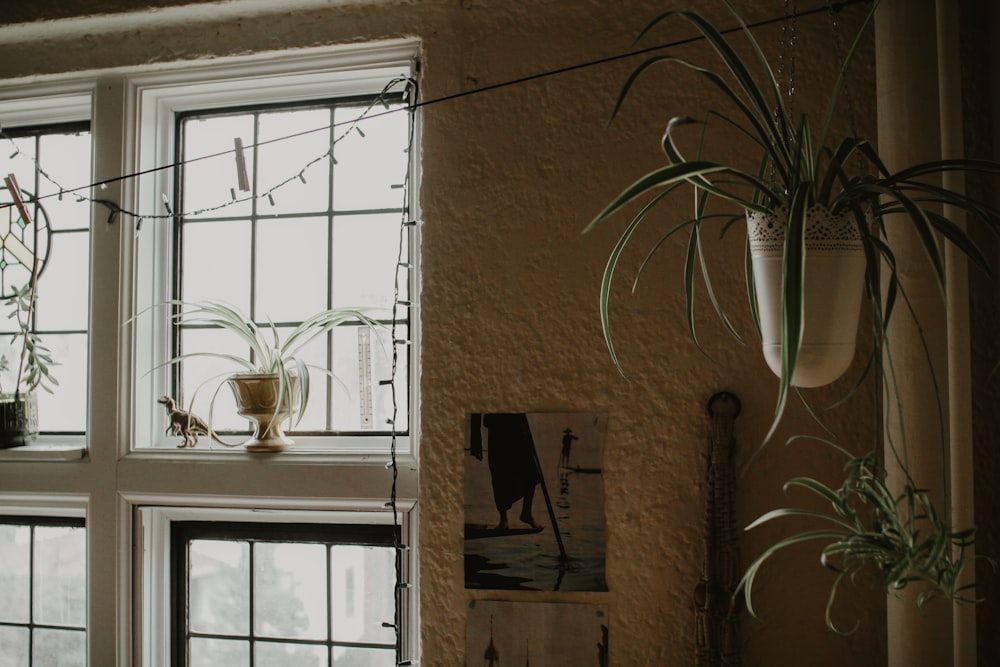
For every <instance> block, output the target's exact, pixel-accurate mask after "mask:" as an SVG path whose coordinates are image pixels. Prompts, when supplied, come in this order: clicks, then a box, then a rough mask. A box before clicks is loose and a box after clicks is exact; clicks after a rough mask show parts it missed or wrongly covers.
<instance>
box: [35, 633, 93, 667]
mask: <svg viewBox="0 0 1000 667" xmlns="http://www.w3.org/2000/svg"><path fill="white" fill-rule="evenodd" d="M31 643H32V648H31V657H32V660H31V664H32V667H86V665H87V633H85V632H83V631H82V630H49V629H36V630H35V631H34V632H33V633H32V641H31Z"/></svg>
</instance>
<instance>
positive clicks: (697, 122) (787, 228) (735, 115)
mask: <svg viewBox="0 0 1000 667" xmlns="http://www.w3.org/2000/svg"><path fill="white" fill-rule="evenodd" d="M722 1H723V3H724V4H725V6H726V7H727V8H728V9H729V12H730V14H731V15H732V16H733V18H734V19H735V21H736V22H737V24H738V25H739V28H740V30H739V31H738V34H740V35H742V36H743V38H745V40H746V42H747V46H748V47H749V53H750V54H751V55H750V57H749V58H744V57H743V56H742V55H740V53H741V52H740V50H739V49H737V48H736V47H735V45H734V44H733V43H732V42H731V40H730V38H729V37H727V36H726V34H724V33H723V32H721V31H720V30H719V29H718V28H717V27H715V26H714V25H713V24H712V23H711V22H709V21H708V20H707V19H705V18H704V17H703V16H701V15H700V14H698V13H695V12H691V11H669V12H665V13H663V14H661V15H659V16H657V17H656V18H655V19H653V20H652V21H651V22H650V23H649V24H648V25H647V26H646V27H645V29H644V30H643V31H642V32H641V33H640V35H639V38H638V39H641V38H642V37H643V36H644V35H646V34H647V33H648V32H649V31H650V30H652V29H653V28H654V27H656V26H658V25H659V24H661V23H664V22H667V21H684V22H687V23H689V24H691V25H692V26H693V27H694V28H695V29H696V30H697V31H698V33H699V34H700V36H701V37H703V38H704V40H705V41H706V42H707V43H708V44H709V45H710V46H711V52H712V53H713V54H714V55H715V56H717V57H718V59H719V61H718V63H717V65H714V66H713V65H711V64H707V65H706V64H700V63H694V62H691V61H688V60H686V59H684V58H682V57H680V56H675V55H669V54H662V55H656V56H653V57H651V58H649V59H647V60H646V61H644V62H643V63H641V64H640V65H639V66H638V67H637V68H636V69H635V70H634V71H633V72H632V74H631V75H630V76H629V78H628V79H627V80H626V82H625V85H624V87H623V89H622V91H621V94H620V95H619V98H618V101H617V103H616V105H615V107H614V110H613V112H612V115H611V118H612V119H613V118H614V117H615V116H616V115H617V114H618V112H619V110H620V109H621V107H622V105H623V104H624V103H625V101H626V99H627V97H628V94H629V91H630V90H631V89H632V87H633V85H634V84H635V83H636V81H637V80H638V79H639V78H640V77H641V76H642V75H643V74H644V73H646V72H647V70H649V69H650V68H651V67H654V66H656V65H660V64H663V65H667V66H672V67H680V68H686V69H688V70H691V71H693V72H695V73H696V74H697V75H698V76H700V77H702V78H703V79H704V81H705V83H706V84H707V85H708V86H709V87H711V88H714V89H716V90H718V91H719V92H721V93H722V96H723V97H724V98H725V99H726V100H727V101H728V102H729V103H731V104H730V106H729V107H728V108H723V109H709V110H706V111H704V112H703V113H702V114H700V115H699V118H698V119H696V118H694V117H692V116H690V115H678V116H676V117H674V118H672V119H671V120H670V121H669V123H668V124H667V128H666V132H665V133H664V135H663V137H662V140H661V145H662V149H663V152H664V153H665V155H666V164H665V165H664V166H662V167H660V168H658V169H655V170H654V171H651V172H649V173H647V174H646V175H644V176H642V177H641V178H639V179H638V180H637V181H635V182H634V183H633V184H631V185H629V186H628V187H627V188H625V189H624V190H623V191H622V192H621V193H620V194H619V195H618V196H617V197H615V198H614V199H613V200H612V201H611V202H610V203H609V204H608V205H607V206H606V207H605V208H604V210H602V211H600V213H598V214H597V215H596V216H595V217H594V219H593V220H592V221H591V222H590V223H589V224H588V225H587V226H586V228H585V230H584V231H585V232H586V231H589V230H591V229H593V228H594V227H596V226H597V225H599V224H600V223H602V222H604V221H605V220H607V219H608V218H610V217H612V216H614V215H615V214H617V213H619V212H621V211H622V209H624V208H625V207H626V206H627V205H629V204H630V203H632V202H633V201H635V200H639V199H641V198H643V197H647V199H646V202H645V205H644V206H642V208H640V209H639V210H638V213H636V214H635V215H634V217H633V218H632V220H631V222H630V223H629V224H628V225H627V226H626V228H625V230H624V231H623V232H622V234H621V235H620V237H619V238H618V241H617V243H616V244H615V246H614V248H613V249H612V251H611V254H610V256H609V258H608V262H607V265H606V267H605V270H604V276H603V279H602V283H601V296H600V314H601V323H602V328H603V331H604V337H605V342H606V344H607V346H608V349H609V350H610V352H611V356H612V359H613V360H614V362H615V364H616V366H617V367H618V368H619V370H620V371H622V367H621V365H620V363H619V361H618V357H617V354H616V352H615V347H614V344H613V341H612V336H611V330H610V326H609V318H608V299H609V296H610V293H611V284H612V279H613V277H614V274H615V269H616V268H617V265H618V260H619V258H620V257H621V255H622V252H623V250H624V249H625V247H626V246H627V245H628V243H629V241H630V239H632V237H633V235H634V234H635V232H636V230H637V229H638V228H639V227H640V226H641V225H643V224H644V223H651V224H656V219H654V218H653V217H652V216H651V215H650V214H651V213H652V212H653V211H654V210H658V207H659V206H661V205H663V204H664V203H666V202H671V201H672V199H671V195H674V194H676V193H679V192H681V191H683V190H687V191H689V192H693V193H694V195H695V196H694V207H693V210H692V212H691V214H690V217H687V218H686V219H684V220H682V221H681V222H679V223H676V224H674V225H672V226H670V227H668V228H666V229H664V230H663V232H662V234H661V236H660V238H659V240H658V241H657V242H656V243H655V244H654V245H653V247H652V248H651V249H650V251H649V252H648V254H647V256H646V259H645V260H644V261H643V263H642V265H641V266H640V269H639V276H640V277H641V274H642V271H643V269H644V268H645V266H646V265H647V263H648V262H649V261H650V258H651V257H652V256H653V255H654V254H655V253H656V251H657V250H658V249H659V248H660V247H662V245H663V244H664V243H665V242H666V241H667V240H668V239H670V238H671V237H672V236H673V235H675V234H680V233H682V232H687V235H688V238H687V255H686V260H685V262H684V267H683V274H684V286H685V296H686V302H687V319H688V327H689V330H690V333H691V336H692V338H694V339H695V341H697V338H696V336H695V329H694V294H695V287H694V281H695V279H694V275H695V272H696V271H697V270H699V267H700V270H701V273H702V276H703V280H704V283H705V287H706V289H707V293H708V295H709V297H710V300H711V302H712V304H713V306H714V309H715V311H716V313H717V315H718V317H719V318H720V319H721V321H722V322H723V323H724V325H725V326H726V327H727V329H728V330H729V331H730V332H731V333H733V335H735V336H736V337H737V338H739V336H738V335H737V334H736V332H735V329H734V328H733V327H732V325H731V324H730V322H729V319H728V317H727V316H726V314H725V313H724V312H723V310H722V308H721V306H720V304H719V301H718V300H717V298H716V296H715V293H714V291H713V287H712V282H711V277H710V275H709V272H708V268H707V266H706V265H705V263H704V262H703V261H702V259H703V252H704V247H703V244H702V239H703V238H704V237H705V235H706V234H708V233H709V232H708V229H709V227H710V226H718V228H719V229H720V230H721V232H720V233H721V235H723V236H724V235H725V234H726V232H727V231H729V230H730V229H731V228H732V227H733V225H734V223H735V222H738V221H739V220H741V219H743V218H746V221H747V224H748V235H747V248H746V257H747V262H746V266H745V280H746V283H747V284H746V287H747V294H748V301H749V306H750V312H751V314H752V316H753V319H754V323H755V325H756V326H757V328H758V330H759V332H760V334H761V338H762V345H763V351H764V356H765V358H766V360H767V362H768V365H769V366H770V368H771V369H772V370H773V371H774V373H775V374H776V375H777V376H778V377H779V387H778V396H777V405H776V410H775V419H774V422H773V425H772V428H771V429H770V431H769V433H768V436H767V438H766V439H770V436H771V435H772V434H773V433H774V428H775V427H776V426H777V423H778V420H779V419H780V416H781V414H782V412H783V410H784V407H785V404H786V401H787V397H788V393H789V391H790V389H791V388H792V387H793V386H800V387H814V386H820V385H824V384H828V383H830V382H832V381H833V380H835V379H837V378H838V377H839V376H840V375H841V374H842V373H843V372H844V371H845V370H846V369H847V367H848V365H849V364H850V363H851V361H852V359H853V357H854V346H855V339H856V335H857V328H858V315H859V310H860V305H861V301H862V295H863V294H864V293H867V294H868V296H869V297H870V301H871V303H872V306H873V311H874V313H873V318H874V327H875V331H874V334H873V337H872V338H873V342H874V345H875V346H876V347H877V346H880V345H881V344H882V342H883V340H884V334H885V331H886V327H887V326H888V322H889V319H890V316H891V315H892V312H893V306H894V305H895V303H896V298H897V296H898V295H899V294H901V293H902V294H903V295H904V296H905V293H904V292H903V291H902V286H901V285H900V281H899V279H898V277H897V273H896V262H895V256H894V252H893V248H892V247H891V246H890V245H889V244H888V242H887V241H886V239H885V231H886V228H887V227H888V226H889V225H890V224H891V225H892V226H894V227H900V226H904V225H905V226H909V227H910V228H912V230H913V231H914V232H915V234H916V236H917V238H918V239H919V243H920V244H921V246H922V248H923V250H924V251H925V252H926V254H927V256H928V258H929V260H930V264H931V266H932V268H933V271H934V272H935V274H936V277H937V280H938V282H939V284H940V285H942V288H943V285H944V281H945V269H944V253H943V252H942V248H941V245H940V243H939V240H938V239H939V237H941V238H944V239H945V240H946V241H947V242H950V243H952V244H954V246H955V247H957V248H958V249H959V250H961V251H962V252H963V253H965V254H966V255H967V256H968V257H969V258H970V259H971V260H972V261H973V262H974V263H975V264H977V265H978V266H980V267H982V268H984V269H986V260H985V258H984V257H983V255H982V253H981V252H980V251H979V250H978V248H977V247H976V245H975V244H974V243H973V242H972V241H971V240H970V238H969V236H968V235H967V234H966V232H965V231H964V229H963V228H962V227H961V226H959V225H958V224H956V223H954V222H952V221H951V220H949V219H948V218H946V217H944V216H943V215H942V214H941V213H940V212H939V211H940V206H941V205H942V204H944V205H950V206H952V207H956V208H957V209H960V210H962V211H964V212H965V213H966V214H967V215H968V220H969V224H970V225H984V226H985V227H987V228H989V229H990V230H992V231H994V232H995V231H997V230H998V229H1000V210H998V209H997V208H996V207H995V206H992V205H990V204H988V203H985V202H982V201H978V200H975V199H974V198H971V197H969V196H966V195H965V194H963V193H960V192H953V191H950V190H948V189H945V188H943V187H941V186H940V185H936V184H934V183H933V178H935V177H938V176H940V175H941V174H944V173H946V172H951V171H961V172H966V173H970V172H977V173H982V174H988V175H993V176H995V175H1000V164H998V163H996V162H991V161H981V160H965V159H961V160H959V159H955V160H939V161H933V162H928V163H924V164H918V165H914V166H911V167H908V168H905V169H902V170H900V171H896V172H890V171H889V169H888V168H887V167H886V165H885V164H884V162H883V160H882V159H881V158H880V157H879V154H878V152H877V151H876V148H875V145H874V144H873V143H872V142H871V141H869V140H868V139H865V138H863V137H844V138H842V139H840V140H839V141H834V139H833V138H832V137H831V125H832V121H833V119H834V115H835V111H836V106H837V101H838V98H839V97H840V94H841V91H842V88H843V86H844V82H845V78H846V74H847V71H848V68H849V65H850V63H851V60H852V59H853V57H854V55H855V53H856V52H857V49H858V45H859V43H860V40H861V37H862V35H863V33H864V31H865V29H866V28H867V27H868V26H869V25H870V23H871V22H872V19H873V16H874V12H875V6H877V3H875V5H874V6H873V7H872V9H871V10H870V11H869V13H868V15H867V17H866V19H865V21H864V23H863V25H862V27H861V30H859V32H858V35H857V37H856V38H855V39H854V41H853V42H852V44H851V46H850V48H849V50H848V52H847V54H846V57H845V59H844V62H843V64H842V66H841V69H840V73H839V75H838V77H837V79H836V81H835V83H834V86H833V89H832V93H831V95H830V98H829V100H828V102H827V106H826V109H825V112H824V113H823V116H822V118H821V119H820V121H819V122H818V123H817V122H816V121H815V119H813V118H810V117H809V115H807V114H800V115H795V114H793V112H792V110H791V109H790V105H789V104H788V103H787V102H786V97H785V95H783V93H782V91H781V89H780V86H779V84H778V79H777V77H776V76H775V72H774V69H773V68H772V67H771V66H770V64H769V63H768V60H767V58H766V57H765V55H764V53H763V51H762V50H761V48H760V46H759V45H758V43H757V41H756V40H755V38H754V36H753V34H752V32H751V31H750V29H749V28H748V27H747V25H746V23H745V22H744V21H743V19H742V18H741V17H740V15H739V14H738V13H737V12H736V10H735V9H734V8H733V6H732V5H731V3H730V2H729V1H728V0H722ZM638 39H637V41H638ZM719 126H721V127H722V128H723V129H726V130H727V131H735V132H736V133H737V134H738V135H739V136H740V137H742V138H743V139H745V142H746V146H747V152H744V153H741V155H742V157H746V156H747V155H750V156H751V157H750V158H749V159H748V160H747V163H748V164H754V165H757V167H756V170H748V169H746V168H745V167H743V166H741V165H740V164H735V163H728V162H722V161H718V160H713V159H710V158H709V157H706V156H705V155H704V154H703V153H704V152H705V145H706V138H707V137H708V136H709V133H710V132H711V130H712V129H713V128H717V127H719ZM691 127H697V128H699V129H700V136H699V140H698V144H697V150H696V152H695V155H694V156H693V157H687V156H685V155H683V154H682V152H681V150H680V149H679V147H678V145H677V143H676V142H675V135H677V134H678V133H679V132H681V131H682V130H684V129H688V128H691ZM687 201H691V200H690V199H688V200H687ZM720 205H721V206H720ZM734 207H735V208H736V209H737V210H735V211H734V210H733V208H734ZM840 268H843V269H844V270H845V273H843V274H836V275H835V274H833V273H831V271H832V270H833V269H840ZM880 279H883V280H885V284H886V285H887V289H886V292H885V294H886V296H885V298H884V299H883V298H882V297H880V296H879V295H880V294H881V293H882V292H881V288H880V283H879V281H880ZM638 280H639V278H638V277H637V278H636V282H638ZM841 305H842V306H843V310H835V309H836V308H838V307H839V306H841ZM876 353H877V350H876V349H873V350H872V355H873V356H872V358H875V355H876ZM869 366H870V365H869ZM622 372H623V371H622Z"/></svg>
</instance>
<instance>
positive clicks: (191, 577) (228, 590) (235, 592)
mask: <svg viewBox="0 0 1000 667" xmlns="http://www.w3.org/2000/svg"><path fill="white" fill-rule="evenodd" d="M249 556H250V545H249V543H247V542H237V541H231V540H192V541H191V542H190V545H189V564H188V567H189V571H188V586H189V591H190V600H189V604H190V607H189V609H188V615H189V618H188V626H189V628H190V630H191V632H200V633H211V634H220V635H245V634H246V633H247V632H249V630H250V596H249V591H250V559H249ZM194 642H195V640H192V647H193V646H194ZM222 645H223V646H225V647H230V643H223V644H222ZM215 650H216V649H215V648H211V647H210V648H209V649H206V651H215ZM219 650H222V649H219ZM224 650H225V651H229V650H231V649H230V648H225V649H224ZM206 664H207V663H206ZM219 664H222V663H219Z"/></svg>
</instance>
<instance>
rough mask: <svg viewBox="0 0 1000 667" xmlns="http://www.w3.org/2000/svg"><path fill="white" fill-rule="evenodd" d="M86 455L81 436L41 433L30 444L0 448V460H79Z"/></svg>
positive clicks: (84, 441)
mask: <svg viewBox="0 0 1000 667" xmlns="http://www.w3.org/2000/svg"><path fill="white" fill-rule="evenodd" d="M86 455H87V443H86V439H85V438H84V437H83V436H72V435H68V436H58V435H48V436H46V435H43V436H40V437H39V438H38V439H37V440H36V441H34V442H33V443H31V444H30V445H23V446H21V447H11V448H10V449H0V462H4V461H24V462H38V461H57V462H58V461H79V460H80V459H82V458H83V457H84V456H86Z"/></svg>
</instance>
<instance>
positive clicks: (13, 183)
mask: <svg viewBox="0 0 1000 667" xmlns="http://www.w3.org/2000/svg"><path fill="white" fill-rule="evenodd" d="M3 182H4V185H6V186H7V191H8V192H10V196H11V199H13V200H14V206H16V207H17V212H18V213H20V214H21V220H23V221H24V224H25V225H30V224H31V216H30V215H28V208H27V207H26V206H25V205H24V198H23V197H22V195H21V188H19V187H18V186H17V179H16V178H15V177H14V174H12V173H11V174H7V175H6V176H4V179H3Z"/></svg>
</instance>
